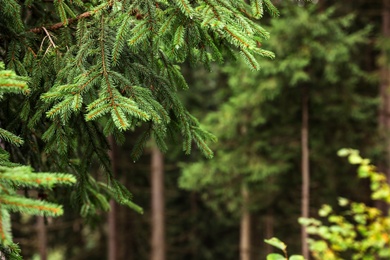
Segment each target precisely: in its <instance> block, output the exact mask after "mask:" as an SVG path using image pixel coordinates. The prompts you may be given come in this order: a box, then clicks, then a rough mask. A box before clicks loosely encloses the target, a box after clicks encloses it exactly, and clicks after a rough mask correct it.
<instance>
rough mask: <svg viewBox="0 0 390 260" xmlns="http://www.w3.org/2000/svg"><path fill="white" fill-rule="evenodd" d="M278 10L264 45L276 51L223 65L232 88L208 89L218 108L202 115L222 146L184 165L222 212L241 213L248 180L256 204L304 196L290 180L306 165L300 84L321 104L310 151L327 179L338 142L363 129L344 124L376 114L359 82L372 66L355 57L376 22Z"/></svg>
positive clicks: (191, 186) (192, 182) (184, 179)
mask: <svg viewBox="0 0 390 260" xmlns="http://www.w3.org/2000/svg"><path fill="white" fill-rule="evenodd" d="M279 9H280V13H281V17H280V18H278V19H271V20H270V25H269V26H264V27H265V28H266V30H267V31H272V37H271V38H270V39H269V40H268V41H266V42H264V46H267V48H266V49H272V50H274V51H275V54H276V55H277V59H276V60H272V61H270V60H264V61H262V63H261V64H262V68H261V70H260V71H258V72H253V71H249V70H248V66H246V64H242V63H238V64H237V63H234V64H228V66H226V67H225V68H224V70H223V71H222V72H219V73H220V75H221V76H220V77H226V78H228V80H227V83H228V86H229V88H228V89H226V88H218V89H217V90H215V92H213V93H212V94H208V95H210V99H213V102H215V103H216V104H217V105H216V107H217V109H215V108H213V109H212V111H211V112H209V113H208V114H207V115H204V116H203V120H202V123H203V124H204V125H205V127H206V128H207V129H209V130H210V131H213V132H214V133H215V134H216V136H217V138H218V140H219V142H218V143H216V144H213V145H212V148H213V150H215V151H216V155H215V157H214V159H213V160H211V161H208V160H202V161H197V162H194V163H188V164H183V165H182V169H183V174H182V176H181V178H180V180H179V185H180V186H181V187H182V188H185V189H188V190H195V191H199V192H201V193H202V196H203V198H204V200H205V201H206V203H207V204H209V205H210V206H211V207H212V208H213V209H214V210H215V211H216V212H219V213H218V214H221V212H226V211H227V212H229V213H233V214H234V215H236V214H239V212H240V210H239V209H240V207H241V200H240V198H241V195H240V190H241V184H242V183H245V184H246V185H247V186H248V187H249V190H250V193H251V194H252V196H251V205H252V206H251V207H250V208H251V210H253V211H255V210H261V209H264V208H266V207H269V206H271V205H272V204H273V202H275V201H274V199H275V198H276V197H277V194H281V195H282V194H283V196H286V197H289V196H291V197H294V198H295V199H299V198H298V197H297V196H296V194H297V193H296V189H294V188H291V187H290V185H291V183H294V182H295V181H296V180H297V179H298V178H297V177H298V176H297V175H295V174H292V173H297V172H299V171H300V169H299V161H300V158H299V154H300V146H299V143H298V142H297V140H298V139H299V136H300V122H301V116H300V111H301V101H300V99H301V89H302V87H304V86H307V87H308V88H309V89H310V94H309V95H310V110H313V111H315V112H314V113H313V115H310V128H311V130H313V131H310V135H311V136H310V138H311V140H312V141H311V144H310V146H311V149H312V150H311V151H312V155H313V156H312V159H311V160H312V166H313V167H314V168H313V170H314V171H315V173H314V175H316V176H318V178H321V181H324V180H325V181H327V180H326V178H328V176H332V175H331V174H328V173H327V172H326V171H325V169H324V167H321V165H322V164H327V165H328V164H329V163H328V160H329V158H333V157H331V156H334V154H335V151H337V149H338V148H339V147H340V146H339V145H341V144H342V143H343V142H347V143H355V142H356V141H355V139H358V138H360V137H359V136H358V135H351V136H348V137H345V136H344V135H342V134H341V133H340V132H341V131H344V132H345V131H349V130H345V129H353V128H355V127H361V125H370V123H371V121H372V120H373V115H372V114H371V113H372V111H375V109H376V108H375V105H376V103H375V102H376V100H375V99H374V98H372V97H371V96H370V95H367V93H366V92H367V90H366V88H365V87H364V88H365V89H364V90H361V89H360V85H359V84H361V82H364V79H365V77H366V75H365V73H364V72H363V71H362V70H361V68H359V66H358V64H357V63H354V62H350V59H351V58H352V57H353V56H354V55H355V54H358V53H359V46H360V44H362V43H363V42H364V41H365V40H366V37H367V33H368V28H364V29H360V30H358V31H353V30H352V29H351V27H352V25H353V17H352V16H350V15H348V16H343V17H339V16H337V15H335V13H334V9H333V8H330V9H327V10H325V11H324V12H319V11H318V10H317V6H316V5H312V4H308V5H307V6H305V7H301V6H297V5H296V4H295V3H289V2H283V3H282V4H281V6H280V8H279ZM347 46H348V47H347ZM217 80H218V78H213V79H212V80H210V81H217ZM217 84H219V85H223V84H226V82H225V81H217ZM340 91H342V92H343V93H342V95H340ZM363 100H364V101H363ZM362 104H364V105H363V106H362ZM364 106H367V107H365V108H364ZM360 120H361V122H364V123H361V124H360V125H359V126H357V125H356V124H354V123H353V122H355V121H360ZM368 122H370V123H368ZM329 128H331V129H332V130H329ZM341 129H344V130H341ZM370 129H372V127H370ZM333 131H334V132H336V133H337V135H336V136H335V135H333ZM312 133H314V134H312ZM317 137H318V138H317ZM336 139H337V140H336ZM329 140H333V141H332V142H329ZM329 167H331V166H329ZM334 171H335V174H336V172H338V171H340V169H336V167H335V169H334ZM324 175H325V177H324ZM294 176H297V177H294ZM314 178H316V177H314ZM314 178H313V179H314ZM331 178H332V177H329V179H331ZM284 180H286V183H285V184H283V181H284ZM292 180H294V181H292ZM314 180H315V179H314ZM315 181H316V180H315ZM297 182H299V181H297ZM283 185H287V186H286V187H283ZM227 187H228V188H227ZM297 188H298V187H297ZM278 190H279V191H280V193H279V191H278ZM287 194H289V195H287ZM274 204H277V203H276V202H275V203H274ZM290 204H291V203H290ZM281 210H287V209H281ZM294 212H296V211H295V210H294ZM229 217H230V215H229Z"/></svg>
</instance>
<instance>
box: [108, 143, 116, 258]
mask: <svg viewBox="0 0 390 260" xmlns="http://www.w3.org/2000/svg"><path fill="white" fill-rule="evenodd" d="M108 142H109V144H110V147H111V150H110V151H109V156H110V159H111V167H112V174H113V176H114V177H116V175H117V172H118V166H117V161H116V149H117V147H116V143H115V140H114V137H113V136H110V137H108ZM107 239H108V260H117V252H118V243H117V229H116V204H115V201H114V200H113V199H111V200H110V211H109V212H108V238H107Z"/></svg>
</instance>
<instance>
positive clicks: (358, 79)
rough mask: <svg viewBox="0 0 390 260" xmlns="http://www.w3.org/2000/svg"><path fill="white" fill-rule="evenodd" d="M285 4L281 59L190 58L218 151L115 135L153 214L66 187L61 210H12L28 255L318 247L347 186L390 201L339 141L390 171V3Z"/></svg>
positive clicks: (203, 258) (279, 34)
mask: <svg viewBox="0 0 390 260" xmlns="http://www.w3.org/2000/svg"><path fill="white" fill-rule="evenodd" d="M0 2H1V1H0ZM216 2H219V1H216ZM273 2H274V4H275V6H276V7H277V9H278V10H279V12H280V15H279V16H278V17H271V16H270V15H269V14H265V15H264V17H263V18H262V19H261V25H262V26H263V27H264V28H265V29H266V30H267V31H268V32H269V33H270V39H269V40H266V41H264V42H262V43H261V47H262V48H264V49H266V50H270V51H272V52H274V53H275V59H272V60H271V59H269V60H267V59H263V58H262V59H259V60H258V63H259V66H260V70H259V71H254V70H252V69H251V66H250V64H249V66H248V61H245V60H244V59H240V58H238V59H237V60H234V59H227V60H225V61H224V62H223V64H217V63H211V64H210V67H209V68H207V67H204V66H197V65H193V64H190V63H189V62H185V63H183V64H182V65H181V69H182V71H183V75H184V77H185V80H186V81H187V83H188V85H189V89H188V90H180V91H179V95H180V98H181V100H182V102H183V103H184V106H185V107H186V108H187V109H188V110H189V111H190V112H191V113H192V114H193V115H194V116H195V117H196V118H198V119H199V122H200V124H201V126H202V127H203V128H204V129H206V130H207V131H209V132H211V133H212V134H213V135H215V137H216V139H217V140H216V141H215V142H210V143H209V145H210V148H211V150H213V152H214V157H213V158H212V159H208V158H205V157H204V156H203V154H202V152H201V151H200V150H199V149H197V148H193V149H192V150H191V154H190V155H187V154H184V153H183V151H182V150H183V149H182V145H181V144H178V143H177V142H175V141H174V140H173V141H169V142H167V146H168V149H167V151H165V152H163V153H162V152H160V150H159V149H158V147H157V146H156V144H155V142H154V141H153V140H151V141H149V142H148V143H147V145H146V148H145V150H144V151H143V154H142V156H140V158H139V159H138V160H133V159H132V158H131V157H130V153H131V150H132V148H133V147H134V146H135V145H136V141H137V138H136V137H138V136H139V135H140V133H141V131H142V130H144V129H142V127H141V128H140V129H135V130H134V131H127V132H125V134H124V136H125V137H126V138H125V139H124V140H125V141H124V142H123V144H117V143H116V142H115V140H114V139H113V138H111V139H109V144H110V146H111V153H110V158H111V160H112V166H113V174H114V175H115V177H116V178H118V180H119V181H120V182H121V183H122V184H123V185H124V186H125V187H126V188H128V190H129V191H131V193H132V195H133V202H134V203H136V204H137V205H139V206H140V207H142V208H143V214H140V213H138V212H136V211H134V210H133V209H131V208H128V207H126V206H123V205H119V204H117V203H115V202H114V201H111V202H110V205H111V211H109V212H107V211H104V210H98V213H97V214H94V215H92V216H88V217H87V218H83V217H81V216H80V214H79V212H78V211H77V210H76V209H75V208H74V207H73V206H72V205H71V204H70V203H69V201H68V200H66V199H65V198H61V197H62V196H65V197H66V196H70V195H69V191H68V190H67V189H65V188H58V189H57V188H56V189H55V190H54V192H53V193H54V194H52V195H53V196H57V197H58V198H59V199H57V201H58V202H59V203H61V204H63V205H64V215H63V216H62V217H59V218H52V217H35V216H27V215H24V214H19V213H18V214H13V215H12V226H13V229H12V232H13V239H14V242H16V243H18V244H19V246H20V248H21V250H22V255H23V257H24V259H46V258H47V259H50V260H62V259H72V260H82V259H84V260H87V259H88V260H93V259H96V260H98V259H109V260H122V259H123V260H125V259H126V260H143V259H152V260H164V259H167V260H181V259H189V260H190V259H192V260H212V259H213V260H214V259H223V260H229V259H232V260H233V259H241V260H254V259H266V256H267V254H269V253H271V252H273V250H274V249H273V248H272V247H271V246H270V245H267V244H266V243H264V239H269V238H271V237H278V238H279V239H281V240H282V241H284V242H285V243H286V244H287V245H288V251H289V253H290V254H303V255H305V251H307V250H308V249H307V248H305V246H303V245H302V242H301V241H302V240H301V239H302V238H304V239H305V238H307V234H306V230H305V228H302V226H301V225H300V224H299V223H298V219H299V218H300V217H301V216H303V217H315V218H318V217H319V215H318V210H319V209H320V208H321V205H323V204H325V203H326V204H329V205H330V206H332V207H333V208H334V209H335V210H336V211H337V209H338V208H339V206H338V197H345V198H349V199H352V200H355V201H360V202H364V203H366V205H369V206H375V207H377V208H380V209H382V210H384V212H386V211H387V210H388V208H387V206H386V205H385V204H383V203H378V202H374V201H373V200H371V198H370V188H369V183H368V181H365V180H361V179H358V178H357V177H356V167H355V166H353V165H350V164H348V162H347V161H346V160H345V159H343V158H340V157H338V156H337V151H338V150H340V149H341V148H353V149H357V150H359V151H360V153H361V154H363V155H364V157H366V158H370V159H371V160H372V162H373V163H374V164H375V165H377V166H378V169H379V170H380V171H382V172H383V173H385V174H387V176H389V175H390V159H389V156H390V140H389V136H390V135H389V134H390V132H389V130H390V94H389V90H388V89H389V88H388V86H389V78H390V63H389V57H390V40H389V39H390V3H389V2H388V1H387V0H383V1H379V0H348V1H334V0H327V1H325V0H317V1H312V2H309V1H290V0H279V1H273ZM0 8H1V7H0ZM101 171H102V169H101V168H100V167H99V166H98V165H96V166H95V165H93V173H92V174H93V175H95V176H101ZM97 178H104V177H97ZM52 195H50V196H52ZM388 243H390V242H389V241H388ZM304 244H305V243H304ZM388 245H389V244H388ZM388 245H387V246H388ZM305 256H306V257H308V255H307V252H306V255H305ZM345 259H347V258H345Z"/></svg>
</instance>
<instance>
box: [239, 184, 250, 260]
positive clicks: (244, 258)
mask: <svg viewBox="0 0 390 260" xmlns="http://www.w3.org/2000/svg"><path fill="white" fill-rule="evenodd" d="M241 192H242V212H241V225H240V260H250V258H251V239H250V238H251V233H250V232H251V220H250V213H249V209H248V204H249V192H248V189H247V187H246V186H245V184H243V185H242V191H241Z"/></svg>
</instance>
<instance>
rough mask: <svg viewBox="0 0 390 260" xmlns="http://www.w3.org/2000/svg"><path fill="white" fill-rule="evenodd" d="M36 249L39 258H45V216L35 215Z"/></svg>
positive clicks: (43, 259) (44, 259) (42, 259)
mask: <svg viewBox="0 0 390 260" xmlns="http://www.w3.org/2000/svg"><path fill="white" fill-rule="evenodd" d="M37 233H38V249H39V256H40V259H41V260H46V259H47V234H46V225H45V217H43V216H37Z"/></svg>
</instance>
